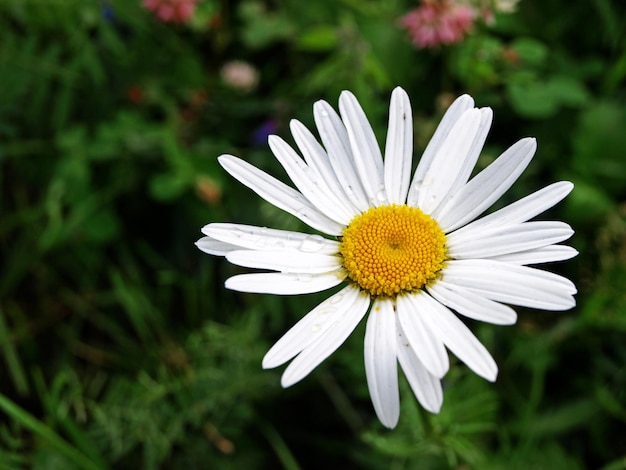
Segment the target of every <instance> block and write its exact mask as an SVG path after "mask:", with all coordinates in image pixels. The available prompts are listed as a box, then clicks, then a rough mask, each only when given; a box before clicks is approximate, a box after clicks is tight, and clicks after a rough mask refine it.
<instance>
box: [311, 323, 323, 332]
mask: <svg viewBox="0 0 626 470" xmlns="http://www.w3.org/2000/svg"><path fill="white" fill-rule="evenodd" d="M321 329H322V326H321V325H320V324H319V323H317V324H315V325H313V328H311V330H312V331H313V332H314V333H317V332H318V331H319V330H321Z"/></svg>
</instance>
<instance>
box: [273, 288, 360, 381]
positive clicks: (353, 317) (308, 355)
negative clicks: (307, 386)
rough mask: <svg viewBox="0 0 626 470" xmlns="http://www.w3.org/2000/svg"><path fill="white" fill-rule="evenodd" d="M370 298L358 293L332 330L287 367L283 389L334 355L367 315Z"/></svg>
mask: <svg viewBox="0 0 626 470" xmlns="http://www.w3.org/2000/svg"><path fill="white" fill-rule="evenodd" d="M369 304H370V298H369V296H368V295H365V294H364V293H363V292H359V293H358V295H357V296H356V299H355V301H354V303H352V305H350V306H349V307H348V308H347V309H346V310H345V311H344V313H343V315H342V316H341V318H340V319H339V320H338V321H337V322H336V323H335V324H333V325H332V328H328V329H326V331H325V332H324V333H323V334H322V335H320V336H319V337H317V339H316V340H315V341H313V342H312V343H310V344H309V345H308V346H307V348H306V349H304V350H303V351H302V352H301V353H300V354H298V355H297V356H296V358H295V359H294V360H293V361H291V364H289V366H287V369H285V372H284V373H283V376H282V378H281V381H280V383H281V385H282V386H283V387H290V386H291V385H293V384H295V383H296V382H299V381H300V380H302V379H303V378H304V377H306V376H307V375H309V373H310V372H311V371H312V370H313V369H315V368H316V367H317V366H318V365H319V364H320V363H321V362H322V361H323V360H324V359H326V358H327V357H328V356H330V355H331V354H332V353H334V352H335V351H336V350H337V348H338V347H339V346H341V345H342V344H343V343H344V341H345V340H346V339H347V338H348V336H350V333H352V331H354V329H355V328H356V326H357V325H358V324H359V322H360V321H361V319H362V318H363V317H364V316H365V314H366V313H367V309H368V307H369Z"/></svg>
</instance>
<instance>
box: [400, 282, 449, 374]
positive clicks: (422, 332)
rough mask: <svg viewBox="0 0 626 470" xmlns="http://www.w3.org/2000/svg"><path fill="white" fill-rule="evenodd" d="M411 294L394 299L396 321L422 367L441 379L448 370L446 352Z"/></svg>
mask: <svg viewBox="0 0 626 470" xmlns="http://www.w3.org/2000/svg"><path fill="white" fill-rule="evenodd" d="M413 298H414V295H413V294H405V295H399V296H398V297H397V298H396V305H397V309H398V321H399V323H400V325H402V330H403V331H404V334H405V336H406V338H407V340H408V341H409V343H410V344H411V347H412V348H413V351H414V352H415V354H416V355H417V357H418V358H419V359H420V361H421V362H422V364H424V367H426V369H427V370H428V371H429V372H430V373H431V374H433V375H434V376H435V377H438V378H441V377H443V376H444V375H445V374H446V372H448V369H449V368H450V360H449V358H448V352H447V351H446V348H445V346H444V344H443V341H441V340H440V339H439V338H438V337H437V336H435V335H434V334H433V332H432V331H431V330H430V328H429V327H428V325H427V324H426V323H425V321H424V320H423V317H422V313H421V312H420V311H419V307H420V306H419V305H416V303H415V302H414V301H413Z"/></svg>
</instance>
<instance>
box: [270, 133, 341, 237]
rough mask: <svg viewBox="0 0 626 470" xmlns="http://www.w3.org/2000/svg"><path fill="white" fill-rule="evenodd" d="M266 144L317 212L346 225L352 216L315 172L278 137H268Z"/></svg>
mask: <svg viewBox="0 0 626 470" xmlns="http://www.w3.org/2000/svg"><path fill="white" fill-rule="evenodd" d="M268 143H269V146H270V148H271V149H272V152H274V155H275V156H276V159H277V160H278V161H279V162H280V164H281V165H282V166H283V168H284V169H285V171H286V172H287V174H288V175H289V178H291V181H293V183H294V184H295V185H296V187H297V188H298V190H299V191H300V192H301V193H302V194H303V195H304V197H306V198H307V199H308V200H309V201H310V202H312V203H313V205H314V206H315V207H317V208H318V209H319V211H320V212H321V213H323V214H325V215H326V216H328V217H330V218H331V219H333V220H334V221H336V222H339V223H340V224H343V225H347V224H348V223H350V220H351V219H352V214H351V213H350V212H348V211H346V210H345V208H344V206H343V205H341V204H340V203H339V202H338V201H337V200H336V198H335V197H334V195H333V193H332V192H331V191H330V189H329V188H328V185H326V184H325V183H324V182H323V180H322V176H321V175H320V174H319V173H318V172H317V170H315V169H313V168H310V167H309V166H308V165H307V164H306V162H305V161H304V160H303V159H302V158H300V156H299V155H298V154H297V153H296V152H295V151H294V150H293V149H292V148H291V147H290V146H289V144H287V142H285V141H284V140H283V139H281V138H280V137H278V136H275V135H270V136H269V138H268Z"/></svg>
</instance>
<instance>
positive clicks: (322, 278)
mask: <svg viewBox="0 0 626 470" xmlns="http://www.w3.org/2000/svg"><path fill="white" fill-rule="evenodd" d="M345 277H346V275H345V273H344V272H343V271H338V272H335V273H325V274H300V273H254V274H239V275H237V276H233V277H231V278H228V279H227V280H226V284H225V285H226V288H227V289H232V290H236V291H239V292H251V293H252V292H253V293H258V294H277V295H295V294H310V293H312V292H320V291H323V290H326V289H330V288H331V287H335V286H336V285H337V284H340V283H341V282H342V281H343V280H344V279H345Z"/></svg>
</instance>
